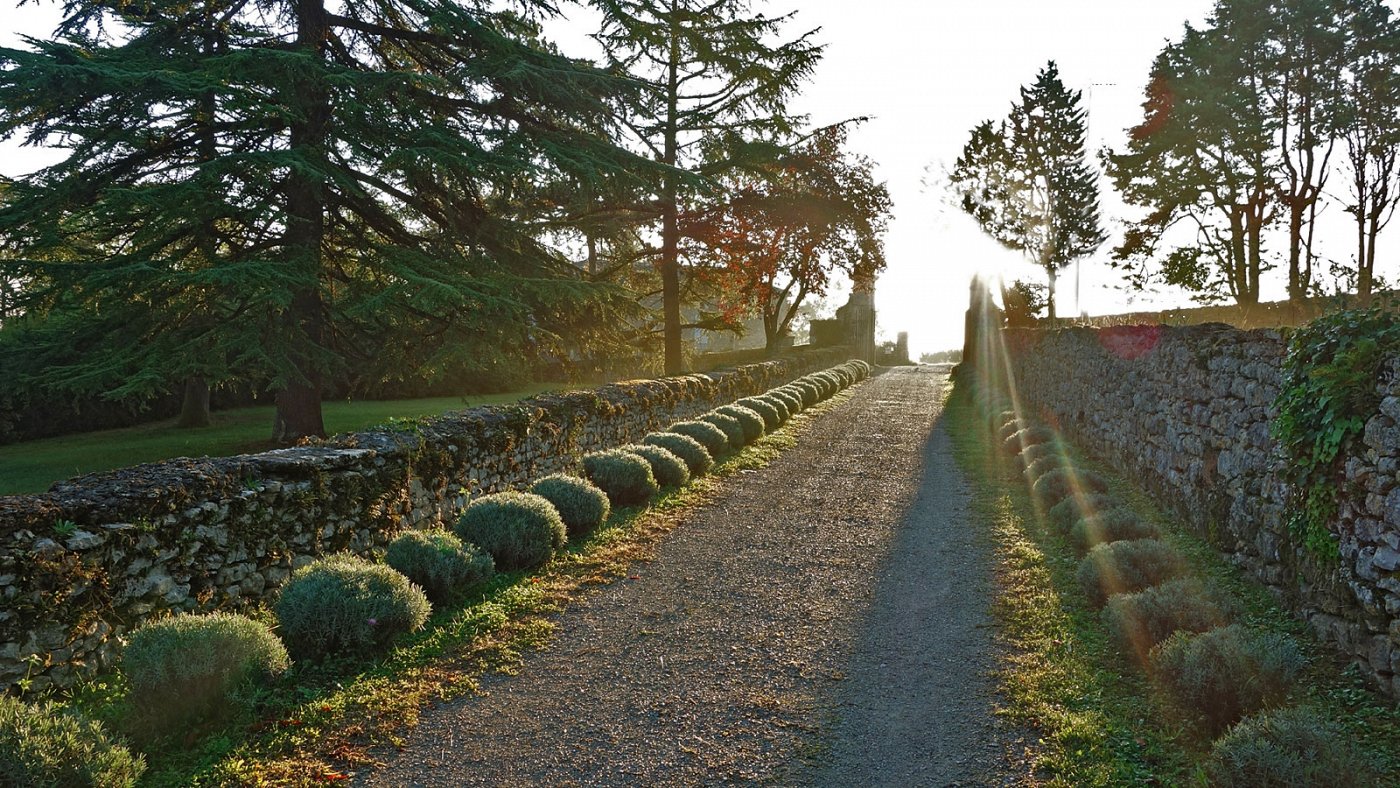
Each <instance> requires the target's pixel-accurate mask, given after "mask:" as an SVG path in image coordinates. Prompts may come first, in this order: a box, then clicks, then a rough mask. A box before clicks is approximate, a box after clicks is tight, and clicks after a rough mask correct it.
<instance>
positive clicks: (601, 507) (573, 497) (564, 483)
mask: <svg viewBox="0 0 1400 788" xmlns="http://www.w3.org/2000/svg"><path fill="white" fill-rule="evenodd" d="M696 448H700V447H699V446H696ZM701 450H702V451H703V449H701ZM530 492H532V493H534V494H535V495H538V496H540V497H541V498H544V499H545V500H547V501H549V502H550V503H552V504H554V508H555V509H556V510H557V511H558V512H559V517H560V519H562V520H563V521H564V527H565V528H567V529H568V532H569V535H570V536H573V535H576V534H584V533H588V532H589V531H591V530H593V529H594V528H597V527H598V526H600V525H602V524H603V521H604V520H606V519H608V514H609V512H610V511H611V509H612V506H611V504H610V503H609V501H608V495H607V493H605V492H603V491H602V490H600V489H598V488H597V487H596V486H595V485H594V484H593V483H592V482H590V481H588V480H587V479H581V478H579V477H577V476H569V475H568V474H563V473H556V474H554V475H552V476H546V477H544V478H543V479H540V480H538V481H536V482H535V483H534V484H532V485H530Z"/></svg>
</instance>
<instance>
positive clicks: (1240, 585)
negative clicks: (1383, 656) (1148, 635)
mask: <svg viewBox="0 0 1400 788" xmlns="http://www.w3.org/2000/svg"><path fill="white" fill-rule="evenodd" d="M947 418H948V419H949V420H950V421H949V424H950V427H951V430H950V432H951V433H952V435H953V439H954V446H955V451H956V453H957V456H958V460H959V462H960V463H961V464H962V466H963V468H964V469H965V470H966V471H967V473H968V476H969V477H970V478H971V479H972V481H973V484H974V487H975V496H976V497H975V500H974V514H975V516H976V517H977V519H978V520H979V522H980V523H981V524H982V525H983V526H984V527H986V528H988V529H989V531H990V533H991V535H992V538H993V539H994V541H995V543H996V545H997V547H996V553H997V554H996V564H997V579H998V583H999V585H1000V589H999V591H1000V594H999V598H998V600H997V602H996V604H995V608H994V610H995V613H996V616H997V621H998V624H999V627H1000V631H1001V636H1002V638H1003V639H1004V640H1005V642H1006V643H1007V645H1008V646H1009V648H1008V650H1007V651H1008V653H1007V655H1006V657H1005V658H1004V660H1005V661H1004V663H1003V665H1002V666H1001V668H1000V670H999V671H998V680H999V683H1000V685H1001V689H1002V692H1003V694H1004V696H1005V698H1006V704H1005V706H1004V708H1002V709H1001V713H1002V714H1003V715H1005V716H1006V717H1007V718H1008V719H1009V720H1011V721H1013V722H1015V723H1018V724H1021V725H1025V726H1028V727H1030V728H1033V729H1035V730H1036V731H1037V732H1038V733H1039V735H1040V743H1039V746H1038V747H1036V748H1033V752H1032V753H1031V754H1030V755H1031V758H1032V761H1033V767H1034V768H1035V770H1036V772H1037V773H1038V775H1039V776H1040V777H1042V778H1043V779H1044V780H1045V781H1046V782H1048V783H1049V784H1051V785H1065V786H1070V785H1073V786H1081V785H1083V786H1109V785H1114V786H1116V785H1163V784H1165V785H1201V784H1203V778H1202V777H1201V776H1200V772H1199V765H1200V764H1201V763H1202V762H1203V761H1204V759H1205V758H1206V756H1207V755H1208V754H1209V750H1210V745H1211V741H1210V740H1209V739H1208V738H1206V737H1204V736H1203V735H1201V731H1200V728H1199V726H1197V725H1196V724H1195V723H1194V722H1193V721H1191V720H1189V719H1185V718H1184V715H1183V714H1182V713H1181V712H1180V711H1179V710H1176V709H1174V708H1172V707H1171V706H1170V704H1168V703H1167V702H1166V701H1165V700H1164V699H1162V698H1161V697H1159V696H1158V695H1157V694H1156V693H1155V692H1154V690H1153V689H1152V687H1151V685H1150V683H1149V682H1148V680H1147V678H1146V676H1145V675H1144V674H1143V673H1142V672H1141V671H1140V670H1138V669H1137V668H1136V667H1135V666H1133V665H1131V664H1129V663H1128V662H1127V660H1125V659H1124V658H1123V657H1122V656H1121V655H1120V654H1119V653H1118V651H1117V649H1116V648H1114V647H1113V645H1112V644H1111V642H1110V641H1109V639H1108V636H1107V634H1106V632H1105V630H1104V628H1103V626H1102V624H1101V623H1100V620H1099V616H1098V614H1097V613H1096V612H1095V611H1094V610H1093V609H1092V608H1091V606H1090V605H1089V603H1088V600H1087V599H1086V598H1085V596H1084V593H1083V591H1082V589H1081V588H1080V587H1079V584H1078V582H1077V579H1076V572H1077V568H1078V564H1079V561H1078V559H1077V558H1076V557H1075V556H1074V552H1073V550H1072V548H1071V545H1070V544H1069V542H1068V540H1067V539H1066V538H1065V537H1063V536H1061V535H1060V534H1058V533H1057V532H1056V531H1055V530H1054V529H1053V528H1051V527H1050V526H1049V525H1048V524H1047V523H1046V521H1045V518H1044V514H1043V513H1042V512H1037V511H1036V508H1035V505H1034V504H1033V502H1032V500H1031V497H1030V495H1029V494H1028V492H1027V489H1026V484H1025V481H1024V480H1023V479H1022V478H1021V476H1020V475H1019V474H1018V473H1016V472H1015V470H1014V468H1013V466H1012V464H1011V463H1009V462H1008V461H1007V460H1006V458H1005V456H1004V455H1001V454H999V453H998V452H997V451H996V449H995V447H993V445H992V443H991V441H990V440H989V437H988V433H986V432H985V430H984V429H983V427H982V421H981V420H980V418H979V416H978V414H977V413H976V409H975V406H973V405H972V404H971V403H970V402H968V401H967V399H966V398H965V397H962V396H958V395H954V397H953V399H952V400H951V402H950V404H949V407H948V412H947ZM1073 454H1074V455H1075V461H1076V463H1077V464H1078V465H1080V466H1081V467H1084V468H1086V469H1089V470H1093V471H1096V472H1098V473H1100V474H1101V475H1103V476H1104V477H1105V478H1106V479H1108V481H1109V485H1110V490H1109V492H1110V494H1111V495H1113V496H1114V497H1115V498H1117V499H1118V500H1120V501H1122V502H1123V503H1124V504H1125V505H1126V506H1127V507H1128V508H1131V509H1132V510H1133V511H1135V512H1137V513H1138V514H1140V515H1142V516H1143V517H1144V518H1146V519H1147V520H1149V521H1150V522H1152V523H1154V524H1155V525H1157V526H1158V528H1159V529H1160V530H1161V532H1162V538H1163V540H1164V541H1166V542H1168V543H1169V544H1171V545H1172V546H1174V547H1176V548H1177V549H1178V550H1179V551H1180V552H1181V553H1182V554H1183V555H1184V556H1186V558H1187V560H1188V562H1189V564H1190V565H1191V567H1192V571H1193V572H1194V574H1195V576H1197V577H1199V578H1201V579H1202V580H1203V581H1204V582H1205V583H1206V584H1207V585H1208V586H1209V587H1210V588H1212V589H1213V590H1214V591H1216V592H1218V593H1219V594H1221V595H1222V596H1225V597H1228V598H1229V599H1231V600H1232V601H1233V602H1234V603H1235V604H1236V605H1237V606H1238V608H1239V610H1240V611H1241V615H1240V617H1239V619H1238V620H1239V621H1240V622H1241V623H1244V624H1247V625H1249V626H1250V627H1257V628H1260V629H1264V630H1268V631H1272V632H1283V633H1287V634H1289V635H1291V636H1292V637H1293V638H1294V639H1295V640H1296V641H1297V642H1298V644H1299V647H1300V648H1301V649H1302V651H1303V654H1304V655H1305V657H1307V661H1308V665H1307V668H1306V669H1305V670H1304V673H1303V675H1302V676H1301V677H1300V679H1299V681H1298V684H1297V687H1296V689H1295V690H1294V693H1293V695H1292V697H1291V698H1290V700H1291V702H1292V703H1293V704H1300V705H1309V706H1312V707H1313V708H1315V709H1317V710H1318V711H1319V712H1320V713H1321V714H1323V715H1324V716H1325V717H1328V718H1329V719H1331V720H1333V721H1335V722H1337V723H1338V724H1339V725H1341V726H1342V727H1343V728H1344V729H1345V730H1346V731H1347V732H1348V734H1349V735H1350V736H1351V737H1352V739H1353V740H1354V741H1356V742H1357V743H1358V744H1360V745H1361V748H1362V750H1363V751H1365V752H1368V753H1370V754H1371V755H1372V756H1373V757H1374V758H1375V760H1376V761H1377V764H1376V765H1377V766H1378V767H1379V768H1380V769H1381V771H1382V773H1383V774H1384V775H1385V776H1386V779H1387V780H1388V781H1387V782H1386V784H1387V785H1395V784H1400V708H1397V707H1396V705H1395V704H1394V703H1393V702H1391V701H1388V700H1387V699H1385V698H1382V697H1380V696H1378V695H1377V694H1375V693H1373V692H1372V691H1370V690H1369V689H1367V687H1366V685H1365V682H1364V680H1363V679H1362V678H1361V677H1360V676H1359V675H1358V673H1357V672H1356V671H1355V670H1353V669H1350V668H1347V667H1346V666H1345V665H1344V664H1343V661H1342V660H1341V659H1340V658H1339V657H1338V656H1337V654H1336V653H1335V651H1334V650H1333V649H1332V648H1331V647H1330V646H1327V645H1326V644H1323V643H1320V642H1319V641H1318V640H1317V639H1316V637H1314V636H1313V634H1312V632H1311V630H1309V629H1308V626H1307V624H1306V623H1304V622H1302V621H1299V620H1297V619H1296V618H1294V617H1293V616H1291V615H1290V614H1289V613H1288V612H1287V611H1286V610H1284V609H1283V608H1282V607H1280V606H1279V604H1278V603H1277V602H1276V601H1275V600H1274V598H1273V596H1272V595H1271V594H1270V593H1269V592H1268V590H1267V589H1265V588H1264V587H1263V586H1262V585H1260V584H1259V583H1258V582H1256V581H1255V580H1254V579H1252V578H1251V577H1249V576H1248V575H1246V574H1245V573H1244V572H1243V571H1242V570H1240V569H1238V568H1236V567H1234V566H1232V565H1231V564H1230V563H1229V562H1228V561H1226V560H1225V559H1224V557H1223V556H1221V555H1220V553H1218V552H1217V551H1216V550H1215V549H1214V548H1212V547H1211V546H1210V545H1209V544H1207V543H1206V542H1205V541H1204V540H1202V539H1200V538H1198V537H1196V536H1195V535H1194V534H1192V533H1190V532H1188V531H1187V530H1186V529H1184V528H1183V527H1182V525H1181V523H1180V521H1179V520H1178V519H1177V518H1174V517H1172V516H1170V515H1168V514H1167V513H1165V512H1164V511H1163V510H1161V509H1160V508H1159V507H1157V506H1156V505H1155V504H1154V502H1153V501H1152V500H1151V499H1150V498H1149V497H1148V496H1147V495H1146V493H1144V492H1143V491H1142V489H1141V488H1140V487H1139V486H1138V485H1137V484H1135V483H1134V482H1133V481H1132V480H1131V479H1129V478H1127V477H1124V476H1122V475H1120V474H1118V473H1117V472H1116V471H1115V470H1114V469H1113V468H1109V467H1107V466H1105V465H1103V464H1101V463H1097V462H1094V461H1092V460H1091V459H1088V458H1086V457H1084V456H1082V455H1081V454H1080V453H1079V452H1077V451H1076V452H1073Z"/></svg>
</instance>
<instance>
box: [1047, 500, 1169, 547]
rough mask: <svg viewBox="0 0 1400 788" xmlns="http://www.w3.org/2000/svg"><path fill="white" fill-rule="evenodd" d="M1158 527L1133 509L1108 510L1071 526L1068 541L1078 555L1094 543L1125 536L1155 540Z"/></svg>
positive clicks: (1097, 543) (1084, 518) (1115, 540)
mask: <svg viewBox="0 0 1400 788" xmlns="http://www.w3.org/2000/svg"><path fill="white" fill-rule="evenodd" d="M1157 536H1158V533H1157V527H1156V526H1154V525H1153V524H1152V523H1149V522H1147V521H1146V520H1144V519H1142V518H1141V517H1139V516H1138V514H1137V512H1134V511H1132V510H1131V509H1123V508H1117V509H1109V510H1107V511H1102V512H1098V513H1096V514H1091V515H1087V516H1085V517H1081V518H1079V520H1078V521H1076V522H1075V524H1074V525H1073V526H1071V527H1070V529H1069V540H1070V542H1071V543H1072V544H1073V545H1074V552H1075V554H1077V555H1084V554H1085V553H1087V552H1089V551H1090V550H1092V549H1093V548H1094V546H1095V545H1099V544H1104V543H1105V542H1118V541H1122V540H1125V539H1128V540H1136V539H1156V538H1157Z"/></svg>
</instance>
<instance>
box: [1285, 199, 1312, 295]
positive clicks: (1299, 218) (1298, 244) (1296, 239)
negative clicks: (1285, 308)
mask: <svg viewBox="0 0 1400 788" xmlns="http://www.w3.org/2000/svg"><path fill="white" fill-rule="evenodd" d="M1304 203H1305V201H1304V200H1303V199H1302V198H1297V197H1295V198H1292V199H1290V200H1289V201H1288V203H1287V205H1288V300H1289V301H1294V302H1297V301H1302V300H1303V299H1304V298H1307V296H1308V284H1309V282H1308V281H1307V278H1305V277H1304V276H1303V211H1304V210H1305V209H1306V206H1305V204H1304Z"/></svg>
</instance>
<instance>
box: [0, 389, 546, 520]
mask: <svg viewBox="0 0 1400 788" xmlns="http://www.w3.org/2000/svg"><path fill="white" fill-rule="evenodd" d="M558 388H559V387H558V386H538V387H533V388H529V389H522V390H520V391H512V392H509V393H506V394H487V395H482V396H472V397H435V398H429V399H406V400H382V401H380V400H374V401H370V400H357V401H354V402H326V403H325V404H324V405H323V406H322V407H323V411H324V416H325V420H326V430H327V431H328V432H330V433H332V434H334V433H337V432H353V431H355V430H362V429H365V428H366V427H373V426H375V425H378V424H384V423H386V422H388V421H389V420H390V419H395V418H399V419H415V418H422V417H425V416H438V415H441V414H443V413H446V412H448V411H452V410H461V409H462V408H470V407H474V406H477V405H497V404H506V403H511V402H517V401H519V400H522V399H524V398H526V397H530V396H534V395H536V394H540V393H543V392H545V391H553V390H557V389H558ZM272 415H273V408H272V407H271V406H267V407H255V408H236V409H234V410H225V411H217V412H215V413H214V414H213V416H212V420H213V424H211V425H210V426H208V427H198V428H195V429H180V428H178V427H176V426H175V420H174V419H166V420H164V421H158V422H153V423H151V424H142V425H139V426H135V427H123V428H120V429H114V430H101V431H98V432H83V433H78V434H76V435H62V436H59V437H56V438H43V439H40V440H33V441H25V442H23V443H13V444H10V445H8V446H0V495H19V494H23V493H35V492H43V491H44V490H47V489H48V488H49V485H51V484H53V483H54V482H56V481H60V480H62V479H67V478H70V477H73V476H78V475H80V474H84V473H97V472H99V471H110V470H112V469H113V468H124V467H126V466H129V465H136V464H139V463H143V462H158V461H160V460H168V459H170V458H171V457H227V456H232V455H235V454H246V453H249V452H257V451H265V450H267V449H271V448H275V446H274V444H273V443H272V441H271V435H272Z"/></svg>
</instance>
